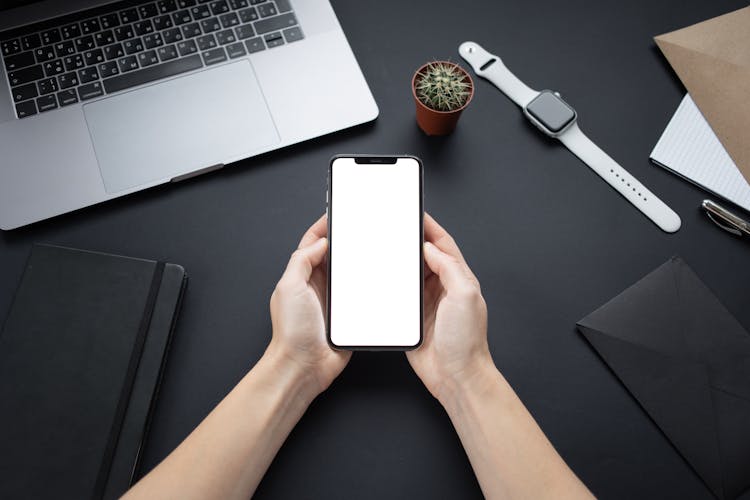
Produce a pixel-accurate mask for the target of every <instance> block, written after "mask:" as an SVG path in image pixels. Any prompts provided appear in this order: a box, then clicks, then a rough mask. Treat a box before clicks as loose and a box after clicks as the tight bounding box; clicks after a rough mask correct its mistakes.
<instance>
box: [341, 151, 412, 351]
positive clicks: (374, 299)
mask: <svg viewBox="0 0 750 500" xmlns="http://www.w3.org/2000/svg"><path fill="white" fill-rule="evenodd" d="M422 177H423V173H422V162H421V161H420V160H419V158H416V157H414V156H376V155H351V156H335V157H333V158H332V159H331V163H330V166H329V169H328V196H327V199H328V239H329V240H328V241H329V245H328V292H327V299H328V300H327V321H326V328H327V335H328V342H329V343H330V344H331V346H332V347H334V348H336V349H346V350H381V349H391V350H409V349H414V348H416V347H418V346H419V345H420V344H421V342H422V334H423V324H422V323H423V318H422V304H423V288H424V286H423V260H422V259H423V256H422V241H423V221H424V212H423V210H424V209H423V200H422Z"/></svg>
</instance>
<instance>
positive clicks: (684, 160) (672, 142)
mask: <svg viewBox="0 0 750 500" xmlns="http://www.w3.org/2000/svg"><path fill="white" fill-rule="evenodd" d="M651 160H653V161H654V163H657V164H658V165H660V166H662V167H665V168H667V169H668V170H671V171H672V172H674V173H676V174H677V175H680V176H682V177H684V178H685V179H687V180H689V181H691V182H693V183H695V184H697V185H698V186H700V187H702V188H704V189H706V190H708V191H710V192H712V193H714V194H715V195H717V196H721V197H722V198H725V199H727V200H729V201H731V202H732V203H734V204H736V205H739V206H740V207H742V208H744V209H745V210H748V211H750V185H749V184H748V183H747V181H746V180H745V178H744V177H743V176H742V174H741V173H740V171H739V169H738V168H737V166H736V165H735V164H734V162H733V161H732V159H731V158H730V157H729V154H727V152H726V150H725V149H724V147H723V146H722V145H721V142H719V139H718V138H717V137H716V134H714V132H713V130H711V126H710V125H709V124H708V122H707V121H706V119H705V118H703V115H702V114H701V112H700V110H699V109H698V107H697V106H696V105H695V103H694V102H693V99H692V98H691V97H690V94H686V95H685V97H684V98H683V99H682V102H681V103H680V106H679V107H678V108H677V111H675V114H674V116H673V117H672V119H671V120H670V121H669V124H668V125H667V128H666V129H664V133H663V134H662V135H661V138H660V139H659V142H657V143H656V146H654V150H653V151H652V152H651Z"/></svg>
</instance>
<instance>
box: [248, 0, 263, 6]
mask: <svg viewBox="0 0 750 500" xmlns="http://www.w3.org/2000/svg"><path fill="white" fill-rule="evenodd" d="M266 1H267V0H250V3H251V4H252V5H258V4H259V3H263V2H266Z"/></svg>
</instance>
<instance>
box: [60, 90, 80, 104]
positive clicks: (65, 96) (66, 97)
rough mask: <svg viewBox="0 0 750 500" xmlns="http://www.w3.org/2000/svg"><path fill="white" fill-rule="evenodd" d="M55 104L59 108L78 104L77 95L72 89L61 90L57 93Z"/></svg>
mask: <svg viewBox="0 0 750 500" xmlns="http://www.w3.org/2000/svg"><path fill="white" fill-rule="evenodd" d="M57 102H59V103H60V106H69V105H71V104H75V103H77V102H78V94H76V91H75V90H74V89H68V90H63V91H61V92H58V93H57Z"/></svg>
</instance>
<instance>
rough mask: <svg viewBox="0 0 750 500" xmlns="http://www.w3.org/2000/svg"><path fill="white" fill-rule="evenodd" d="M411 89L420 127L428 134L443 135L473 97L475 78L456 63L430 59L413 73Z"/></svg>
mask: <svg viewBox="0 0 750 500" xmlns="http://www.w3.org/2000/svg"><path fill="white" fill-rule="evenodd" d="M411 90H412V94H413V95H414V101H415V102H416V106H417V124H418V125H419V128H421V129H422V130H423V131H424V133H425V134H427V135H446V134H450V133H451V132H453V129H455V128H456V123H457V122H458V118H459V117H460V116H461V112H462V111H463V110H464V108H466V106H468V105H469V102H470V101H471V98H472V97H474V82H473V81H472V79H471V76H469V73H467V72H466V70H464V69H463V68H462V67H461V66H459V65H458V64H455V63H452V62H448V61H433V62H429V63H427V64H425V65H424V66H422V67H421V68H419V69H418V70H417V71H416V72H415V73H414V77H413V78H412V80H411Z"/></svg>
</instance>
